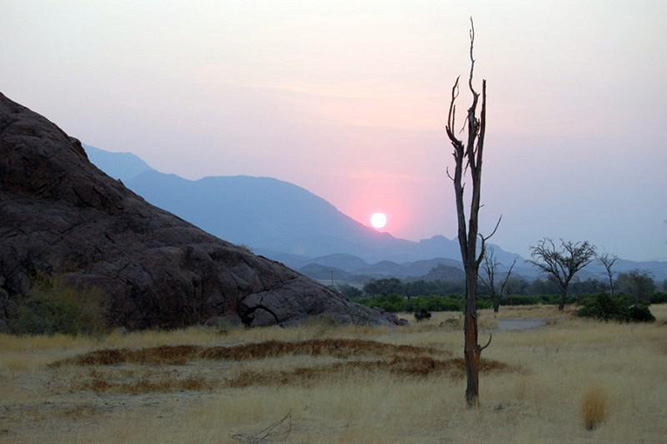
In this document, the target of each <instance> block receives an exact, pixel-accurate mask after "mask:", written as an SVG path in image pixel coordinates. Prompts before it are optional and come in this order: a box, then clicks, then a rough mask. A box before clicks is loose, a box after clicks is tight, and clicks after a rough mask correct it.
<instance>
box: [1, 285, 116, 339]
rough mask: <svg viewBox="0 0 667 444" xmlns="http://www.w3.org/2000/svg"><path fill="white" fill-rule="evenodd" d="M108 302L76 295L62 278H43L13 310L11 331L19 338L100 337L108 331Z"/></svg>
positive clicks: (89, 294)
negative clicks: (26, 335) (52, 336)
mask: <svg viewBox="0 0 667 444" xmlns="http://www.w3.org/2000/svg"><path fill="white" fill-rule="evenodd" d="M106 302H107V301H106V298H104V296H103V295H102V294H101V293H99V292H97V291H93V290H91V291H76V290H74V289H73V288H71V287H69V286H67V285H65V284H64V283H63V282H62V281H61V280H60V279H59V278H45V277H40V278H37V279H36V280H35V283H34V284H33V286H32V287H31V288H30V290H29V291H28V292H27V293H26V294H25V295H23V296H21V297H20V299H19V300H18V301H17V303H16V304H15V305H13V306H12V307H11V309H10V310H9V319H8V321H9V322H8V324H9V330H10V331H11V332H12V333H14V334H19V335H21V334H31V335H36V334H39V335H53V334H56V333H64V334H69V335H100V334H103V333H105V332H106V331H107V330H108V324H107V320H106Z"/></svg>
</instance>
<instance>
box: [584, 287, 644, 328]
mask: <svg viewBox="0 0 667 444" xmlns="http://www.w3.org/2000/svg"><path fill="white" fill-rule="evenodd" d="M577 316H581V317H587V318H595V319H600V320H603V321H619V322H653V321H655V317H654V316H653V314H651V311H650V310H649V308H648V306H646V305H643V304H634V303H632V302H630V301H628V299H626V298H624V297H622V296H616V297H612V296H610V295H608V294H607V293H600V294H598V295H597V296H596V297H594V298H591V299H587V300H585V302H584V306H583V307H581V308H580V309H579V310H578V311H577Z"/></svg>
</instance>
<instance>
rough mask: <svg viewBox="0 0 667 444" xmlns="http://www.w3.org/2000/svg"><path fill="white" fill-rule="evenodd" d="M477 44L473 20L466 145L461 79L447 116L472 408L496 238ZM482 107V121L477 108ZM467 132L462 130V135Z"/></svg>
mask: <svg viewBox="0 0 667 444" xmlns="http://www.w3.org/2000/svg"><path fill="white" fill-rule="evenodd" d="M474 44H475V26H474V24H473V21H472V18H471V19H470V74H469V76H468V89H469V90H470V92H471V94H472V103H471V105H470V107H469V108H468V113H467V115H466V119H465V120H466V123H465V128H466V129H467V137H466V140H465V142H464V141H463V140H461V139H459V138H458V137H457V136H456V99H457V97H458V95H459V77H457V79H456V81H455V82H454V86H453V87H452V95H451V101H450V104H449V114H448V116H447V126H446V131H447V137H448V138H449V141H450V142H451V144H452V146H453V147H454V153H453V154H454V176H453V177H452V175H451V174H450V172H449V170H447V176H448V177H449V178H450V179H451V180H452V182H453V184H454V195H455V197H456V214H457V221H458V239H459V247H460V248H461V259H462V261H463V267H464V270H465V275H466V302H465V317H464V322H463V332H464V347H463V352H464V356H465V364H466V379H467V386H466V404H467V406H468V407H469V408H470V407H475V406H477V405H479V365H480V358H481V355H482V350H484V349H485V348H486V347H488V346H489V344H490V343H491V337H489V341H488V342H487V344H486V345H484V346H483V347H482V346H480V345H479V344H478V343H477V276H478V274H479V266H480V264H481V262H482V260H483V259H484V251H485V244H486V241H487V240H488V239H489V238H490V237H491V236H493V234H494V233H495V231H496V229H498V225H499V224H500V219H499V220H498V223H497V224H496V227H495V229H494V230H493V232H492V233H491V234H490V235H489V236H486V237H485V236H482V235H481V234H479V227H478V222H479V208H480V199H481V191H482V155H483V154H484V136H485V133H486V80H482V92H481V105H480V93H479V92H477V90H475V88H474V86H473V75H474V71H475V58H474V56H473V48H474ZM478 106H481V109H480V111H479V117H478V116H477V114H478V112H477V108H478ZM462 131H463V130H461V132H462ZM468 175H469V177H470V179H471V182H472V191H471V193H470V215H469V217H468V220H466V210H465V201H464V196H463V193H464V188H465V183H464V176H468ZM478 236H479V238H480V243H481V245H480V249H479V255H478V249H477V237H478Z"/></svg>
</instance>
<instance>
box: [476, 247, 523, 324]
mask: <svg viewBox="0 0 667 444" xmlns="http://www.w3.org/2000/svg"><path fill="white" fill-rule="evenodd" d="M500 265H501V264H500V262H498V260H497V259H496V252H495V249H494V248H493V247H489V248H488V250H487V251H486V254H485V255H484V261H483V262H482V271H483V273H482V274H481V275H480V276H479V278H480V280H481V281H482V284H484V286H485V287H486V288H487V289H488V290H489V293H490V294H491V300H492V301H493V312H494V313H498V310H499V309H500V301H501V300H502V298H503V297H504V296H506V294H507V292H508V290H509V286H508V283H509V280H510V277H511V276H512V270H513V269H514V266H515V265H516V258H515V259H514V261H513V262H512V265H510V268H509V269H508V270H507V274H506V275H505V278H504V279H503V280H502V281H501V282H500V286H498V285H497V282H496V276H497V273H498V269H499V268H500Z"/></svg>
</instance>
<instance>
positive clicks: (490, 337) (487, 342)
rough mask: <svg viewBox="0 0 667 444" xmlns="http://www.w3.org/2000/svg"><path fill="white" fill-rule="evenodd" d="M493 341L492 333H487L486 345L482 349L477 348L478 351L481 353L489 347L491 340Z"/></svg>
mask: <svg viewBox="0 0 667 444" xmlns="http://www.w3.org/2000/svg"><path fill="white" fill-rule="evenodd" d="M492 339H493V333H489V340H488V341H486V344H485V345H484V346H483V347H480V348H479V351H480V352H482V351H483V350H484V349H486V348H487V347H488V346H489V345H491V340H492Z"/></svg>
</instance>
